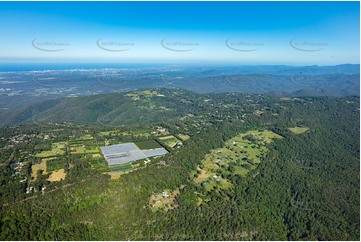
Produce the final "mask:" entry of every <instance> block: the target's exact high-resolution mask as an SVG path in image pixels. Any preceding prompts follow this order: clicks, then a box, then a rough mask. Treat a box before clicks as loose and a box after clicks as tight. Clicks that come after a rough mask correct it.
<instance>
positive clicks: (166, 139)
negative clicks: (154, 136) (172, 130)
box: [158, 135, 180, 148]
mask: <svg viewBox="0 0 361 242" xmlns="http://www.w3.org/2000/svg"><path fill="white" fill-rule="evenodd" d="M158 141H159V143H161V144H162V145H164V146H166V147H169V148H174V147H175V146H176V145H177V144H178V143H179V142H180V140H179V139H177V138H176V137H174V136H173V135H168V136H163V137H159V138H158Z"/></svg>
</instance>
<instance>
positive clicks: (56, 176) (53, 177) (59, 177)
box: [48, 169, 66, 182]
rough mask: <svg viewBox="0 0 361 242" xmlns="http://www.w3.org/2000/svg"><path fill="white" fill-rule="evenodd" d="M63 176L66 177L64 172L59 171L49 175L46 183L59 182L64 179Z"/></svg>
mask: <svg viewBox="0 0 361 242" xmlns="http://www.w3.org/2000/svg"><path fill="white" fill-rule="evenodd" d="M65 176H66V173H65V170H64V169H60V170H57V171H54V172H53V173H51V175H50V176H49V178H48V181H50V182H55V181H60V180H63V179H65Z"/></svg>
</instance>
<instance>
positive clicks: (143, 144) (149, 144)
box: [134, 140, 162, 150]
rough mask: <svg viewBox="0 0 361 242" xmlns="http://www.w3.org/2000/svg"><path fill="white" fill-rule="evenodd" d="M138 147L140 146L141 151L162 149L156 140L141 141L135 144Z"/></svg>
mask: <svg viewBox="0 0 361 242" xmlns="http://www.w3.org/2000/svg"><path fill="white" fill-rule="evenodd" d="M134 144H135V145H136V146H138V148H139V149H141V150H148V149H155V148H162V146H160V145H159V144H158V143H157V142H155V141H154V140H147V141H139V142H134Z"/></svg>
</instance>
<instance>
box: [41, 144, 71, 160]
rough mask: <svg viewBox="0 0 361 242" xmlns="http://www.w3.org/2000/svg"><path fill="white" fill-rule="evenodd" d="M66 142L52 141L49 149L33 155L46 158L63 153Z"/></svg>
mask: <svg viewBox="0 0 361 242" xmlns="http://www.w3.org/2000/svg"><path fill="white" fill-rule="evenodd" d="M67 144H68V143H67V142H57V143H52V144H51V150H46V151H42V152H40V153H38V154H36V155H35V157H38V158H47V157H54V156H61V155H64V153H65V149H66V146H67Z"/></svg>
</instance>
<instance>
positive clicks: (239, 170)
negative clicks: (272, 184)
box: [193, 130, 282, 191]
mask: <svg viewBox="0 0 361 242" xmlns="http://www.w3.org/2000/svg"><path fill="white" fill-rule="evenodd" d="M279 138H282V136H280V135H278V134H276V133H273V132H272V131H268V130H251V131H247V132H246V133H242V134H239V135H237V136H236V137H233V138H232V139H230V140H228V141H226V142H225V145H224V146H223V147H222V148H218V149H214V150H212V151H211V153H210V154H208V155H206V157H205V159H204V160H203V162H202V164H201V165H200V166H198V168H197V172H193V176H194V180H193V181H194V183H196V184H197V185H200V186H202V187H203V188H204V189H205V190H206V191H210V190H218V189H228V188H230V187H232V184H231V183H230V181H228V180H227V179H226V178H225V177H226V176H227V175H231V174H238V175H240V176H246V175H247V174H248V172H250V171H252V170H254V169H255V168H256V167H257V166H258V164H259V163H260V162H261V158H262V157H264V156H265V154H266V152H267V151H268V149H267V147H266V144H268V143H270V142H272V140H273V139H279Z"/></svg>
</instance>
